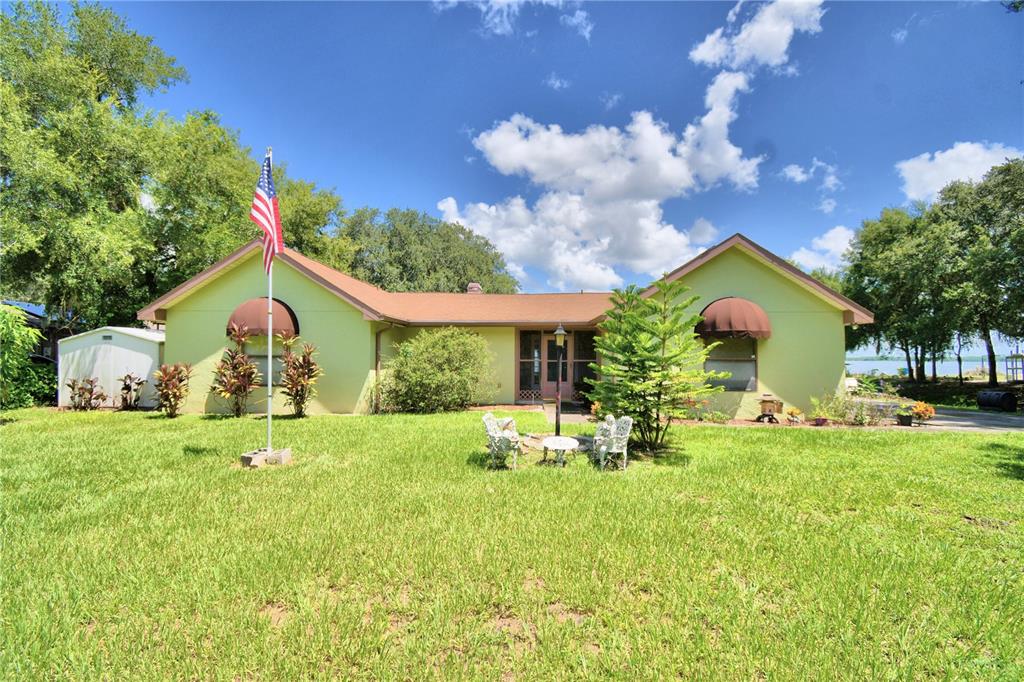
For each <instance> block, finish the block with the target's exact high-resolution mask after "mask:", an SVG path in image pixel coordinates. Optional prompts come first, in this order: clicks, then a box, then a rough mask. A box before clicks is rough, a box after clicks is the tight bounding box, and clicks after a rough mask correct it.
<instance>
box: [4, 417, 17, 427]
mask: <svg viewBox="0 0 1024 682" xmlns="http://www.w3.org/2000/svg"><path fill="white" fill-rule="evenodd" d="M16 421H18V420H17V419H12V418H11V417H0V426H7V425H8V424H13V423H15V422H16Z"/></svg>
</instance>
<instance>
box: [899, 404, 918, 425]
mask: <svg viewBox="0 0 1024 682" xmlns="http://www.w3.org/2000/svg"><path fill="white" fill-rule="evenodd" d="M896 424H898V425H899V426H913V425H914V411H913V408H912V406H910V405H903V406H902V407H900V409H898V410H896Z"/></svg>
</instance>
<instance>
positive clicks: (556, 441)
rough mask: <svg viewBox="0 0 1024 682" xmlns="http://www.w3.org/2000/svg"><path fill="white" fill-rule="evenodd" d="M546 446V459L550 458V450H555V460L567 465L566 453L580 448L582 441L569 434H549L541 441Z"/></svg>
mask: <svg viewBox="0 0 1024 682" xmlns="http://www.w3.org/2000/svg"><path fill="white" fill-rule="evenodd" d="M541 445H543V446H544V459H545V460H547V458H548V450H554V451H555V461H556V462H558V463H559V464H561V465H562V466H563V467H564V466H565V453H566V452H567V451H569V450H578V449H579V447H580V442H579V441H578V440H576V439H575V438H569V437H568V436H548V437H547V438H545V439H544V440H542V441H541Z"/></svg>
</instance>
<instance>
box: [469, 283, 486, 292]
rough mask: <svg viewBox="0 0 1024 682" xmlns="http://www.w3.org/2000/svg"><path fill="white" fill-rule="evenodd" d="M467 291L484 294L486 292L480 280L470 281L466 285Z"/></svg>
mask: <svg viewBox="0 0 1024 682" xmlns="http://www.w3.org/2000/svg"><path fill="white" fill-rule="evenodd" d="M466 293H467V294H482V293H484V288H483V287H482V286H480V282H470V283H469V284H467V285H466Z"/></svg>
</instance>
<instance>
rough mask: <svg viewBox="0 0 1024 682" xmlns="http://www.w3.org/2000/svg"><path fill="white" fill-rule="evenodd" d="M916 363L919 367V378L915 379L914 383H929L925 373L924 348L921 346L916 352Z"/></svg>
mask: <svg viewBox="0 0 1024 682" xmlns="http://www.w3.org/2000/svg"><path fill="white" fill-rule="evenodd" d="M914 363H915V364H916V365H917V367H916V369H917V376H916V377H915V378H914V381H916V382H917V383H919V384H923V383H924V382H925V381H927V375H926V374H925V371H924V348H922V347H921V346H918V347H917V348H916V349H915V350H914Z"/></svg>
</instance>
